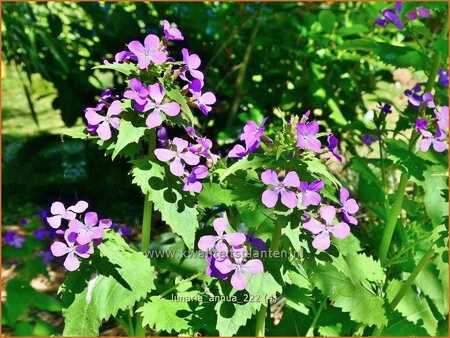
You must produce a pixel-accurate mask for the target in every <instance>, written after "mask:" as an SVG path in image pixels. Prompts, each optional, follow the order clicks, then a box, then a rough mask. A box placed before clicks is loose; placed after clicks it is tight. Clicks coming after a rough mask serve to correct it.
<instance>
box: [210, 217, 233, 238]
mask: <svg viewBox="0 0 450 338" xmlns="http://www.w3.org/2000/svg"><path fill="white" fill-rule="evenodd" d="M228 225H229V223H228V221H227V220H226V219H225V218H223V217H219V218H216V219H215V220H214V222H213V227H214V230H216V233H217V234H218V235H219V236H222V235H223V233H224V232H225V230H226V229H227V227H228Z"/></svg>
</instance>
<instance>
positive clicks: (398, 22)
mask: <svg viewBox="0 0 450 338" xmlns="http://www.w3.org/2000/svg"><path fill="white" fill-rule="evenodd" d="M402 8H403V3H402V2H401V1H397V2H396V3H395V5H394V8H388V9H384V10H383V11H382V12H381V17H379V18H376V19H375V20H374V24H376V25H378V26H381V27H386V26H387V25H388V24H389V23H392V24H393V25H394V26H396V27H397V28H398V29H400V30H402V29H404V28H405V24H404V23H405V19H406V21H414V20H416V19H418V18H428V17H430V10H429V9H428V8H426V7H423V6H418V7H416V8H414V9H411V10H410V11H408V12H407V13H406V14H405V16H404V17H403V19H402V17H401V12H402Z"/></svg>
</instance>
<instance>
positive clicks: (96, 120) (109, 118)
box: [84, 100, 122, 141]
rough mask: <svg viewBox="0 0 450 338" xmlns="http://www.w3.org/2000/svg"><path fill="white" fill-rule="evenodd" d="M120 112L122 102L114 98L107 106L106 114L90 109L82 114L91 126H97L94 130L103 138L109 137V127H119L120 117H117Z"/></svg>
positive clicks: (104, 139) (107, 138)
mask: <svg viewBox="0 0 450 338" xmlns="http://www.w3.org/2000/svg"><path fill="white" fill-rule="evenodd" d="M121 112H122V103H121V102H120V101H119V100H115V101H113V102H112V103H111V105H110V106H109V107H108V111H107V112H106V116H104V115H100V114H98V113H96V112H95V111H94V110H92V109H87V110H86V113H85V114H84V116H85V117H86V119H87V121H88V123H89V124H90V125H91V126H97V129H96V130H95V132H96V133H97V135H98V136H99V137H100V138H101V139H102V140H103V141H106V140H109V139H110V138H111V127H113V128H114V129H119V125H120V119H119V118H118V117H117V116H118V115H120V113H121Z"/></svg>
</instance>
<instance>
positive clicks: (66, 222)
mask: <svg viewBox="0 0 450 338" xmlns="http://www.w3.org/2000/svg"><path fill="white" fill-rule="evenodd" d="M88 206H89V205H88V203H87V202H85V201H79V202H77V203H76V204H75V205H73V206H70V207H68V208H66V207H65V206H64V204H63V203H61V202H54V203H53V204H52V206H51V209H50V213H51V215H52V216H49V217H48V218H47V221H48V224H49V225H50V226H51V227H52V228H54V229H57V230H56V234H57V235H59V236H60V238H61V237H62V238H61V239H62V240H57V241H55V242H54V243H53V244H52V245H51V246H50V251H51V253H52V254H53V256H55V257H63V256H65V260H64V263H63V265H64V267H65V268H66V269H67V270H69V271H75V270H77V269H78V268H79V266H80V259H81V258H89V257H90V256H91V255H92V254H93V253H94V247H96V246H98V245H99V244H100V243H101V241H102V238H103V235H104V233H105V231H107V230H108V229H110V228H111V226H112V221H111V220H110V219H99V218H98V215H97V213H96V212H93V211H89V212H86V210H87V208H88Z"/></svg>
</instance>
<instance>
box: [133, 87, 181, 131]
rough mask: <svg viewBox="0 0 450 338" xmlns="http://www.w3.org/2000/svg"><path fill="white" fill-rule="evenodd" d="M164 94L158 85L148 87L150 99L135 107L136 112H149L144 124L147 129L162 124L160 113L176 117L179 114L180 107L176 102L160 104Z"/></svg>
mask: <svg viewBox="0 0 450 338" xmlns="http://www.w3.org/2000/svg"><path fill="white" fill-rule="evenodd" d="M165 95H166V92H165V90H164V88H163V86H161V85H160V84H159V83H155V84H153V85H151V86H150V98H151V99H147V102H146V103H145V104H144V105H139V104H137V105H135V108H136V110H138V111H140V112H147V111H149V110H150V111H151V112H150V114H148V116H147V119H146V120H145V124H146V125H147V127H149V128H155V127H158V126H160V125H161V124H162V123H163V117H162V114H161V112H164V113H165V114H166V115H169V116H177V115H178V114H179V113H180V105H179V104H178V103H176V102H168V103H163V104H161V102H162V100H163V99H164V97H165Z"/></svg>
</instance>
